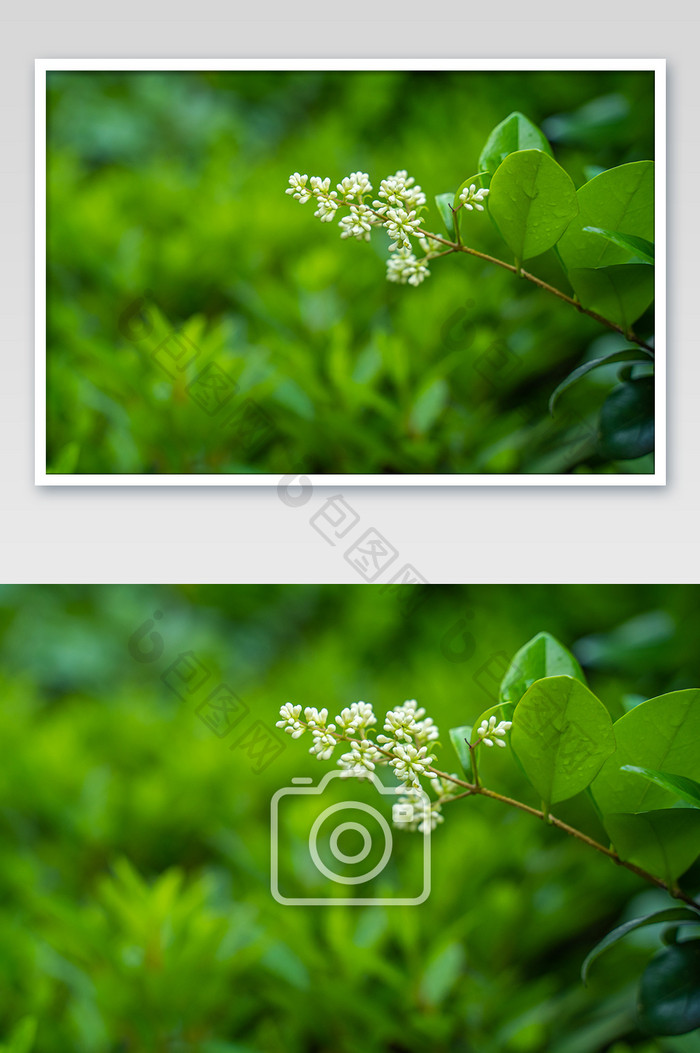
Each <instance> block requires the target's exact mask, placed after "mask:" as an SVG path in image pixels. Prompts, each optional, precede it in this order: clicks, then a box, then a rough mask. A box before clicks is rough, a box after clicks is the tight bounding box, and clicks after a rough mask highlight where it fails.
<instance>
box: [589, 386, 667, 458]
mask: <svg viewBox="0 0 700 1053" xmlns="http://www.w3.org/2000/svg"><path fill="white" fill-rule="evenodd" d="M599 446H600V450H601V453H603V454H604V455H605V456H606V457H610V458H612V459H613V460H624V459H628V458H634V457H643V456H644V454H645V453H651V451H652V450H653V449H654V378H653V377H641V378H640V379H639V380H629V381H627V382H626V383H624V384H619V385H618V386H617V387H616V388H615V389H614V390H613V391H611V392H610V394H609V395H608V397H607V398H606V400H605V402H604V403H603V408H602V410H601V411H600V440H599Z"/></svg>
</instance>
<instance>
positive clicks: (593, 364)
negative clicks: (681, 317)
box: [549, 347, 654, 415]
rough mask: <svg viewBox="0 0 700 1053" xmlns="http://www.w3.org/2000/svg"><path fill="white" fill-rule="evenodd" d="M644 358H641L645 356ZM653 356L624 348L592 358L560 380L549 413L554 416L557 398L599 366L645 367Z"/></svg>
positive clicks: (551, 400)
mask: <svg viewBox="0 0 700 1053" xmlns="http://www.w3.org/2000/svg"><path fill="white" fill-rule="evenodd" d="M645 355H646V357H642V356H645ZM653 360H654V359H653V356H652V355H649V354H647V352H645V351H642V350H641V348H640V349H637V348H636V347H629V348H625V350H624V351H611V352H610V354H608V355H603V356H602V357H601V358H592V359H591V360H590V361H589V362H584V363H583V365H582V366H578V367H577V368H576V369H574V370H572V372H571V373H569V375H568V377H565V378H564V380H562V382H561V384H558V385H557V387H556V388H555V389H554V391H553V392H552V394H551V396H550V399H549V412H550V413H551V414H552V415H553V414H554V407H555V405H556V404H557V401H558V399H559V396H560V395H562V394H563V393H564V392H565V391H566V389H567V388H570V387H571V386H572V384H575V383H576V381H577V380H580V379H581V377H585V375H586V373H591V372H593V370H594V369H598V368H599V367H600V366H610V365H612V364H613V363H614V362H629V363H630V364H631V365H633V366H641V365H645V364H646V363H647V362H653Z"/></svg>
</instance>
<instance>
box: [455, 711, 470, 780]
mask: <svg viewBox="0 0 700 1053" xmlns="http://www.w3.org/2000/svg"><path fill="white" fill-rule="evenodd" d="M471 734H472V726H471V724H462V726H461V727H459V728H450V742H451V743H452V745H453V746H454V748H455V753H456V754H457V757H458V758H459V763H460V764H461V765H462V770H463V771H464V774H465V775H466V776H467V778H468V779H471V778H472V758H471V753H470V751H469V746H468V745H467V743H468V742H469V740H470V739H471Z"/></svg>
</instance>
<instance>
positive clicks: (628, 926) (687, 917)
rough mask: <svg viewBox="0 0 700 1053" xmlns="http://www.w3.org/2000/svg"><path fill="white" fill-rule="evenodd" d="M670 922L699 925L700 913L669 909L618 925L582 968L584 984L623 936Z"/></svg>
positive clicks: (594, 949) (588, 957) (682, 908)
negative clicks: (598, 959)
mask: <svg viewBox="0 0 700 1053" xmlns="http://www.w3.org/2000/svg"><path fill="white" fill-rule="evenodd" d="M670 921H673V922H679V923H684V922H685V923H691V924H695V925H698V924H700V913H696V912H695V911H693V910H691V909H690V908H689V907H668V908H667V909H666V910H658V911H656V912H655V913H654V914H646V915H645V916H644V917H643V918H633V919H632V921H626V922H625V923H624V925H618V927H617V928H616V929H613V930H612V931H611V932H609V933H608V934H607V936H603V939H602V940H600V942H599V943H597V944H596V945H595V947H594V948H593V950H592V951H590V953H589V954H588V955H587V957H586V960H585V961H584V963H583V965H582V966H581V979H582V980H583V982H584V984H585V983H586V982H587V981H588V973H589V971H590V968H591V966H592V965H593V962H594V961H596V959H597V958H600V956H601V954H603V952H604V951H607V949H608V947H612V946H613V944H615V943H617V942H618V940H621V939H622V938H623V936H626V935H627V933H628V932H635V930H636V929H644V928H646V927H647V926H648V925H661V924H664V923H666V922H670Z"/></svg>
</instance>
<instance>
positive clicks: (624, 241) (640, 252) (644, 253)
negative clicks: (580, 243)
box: [583, 227, 654, 265]
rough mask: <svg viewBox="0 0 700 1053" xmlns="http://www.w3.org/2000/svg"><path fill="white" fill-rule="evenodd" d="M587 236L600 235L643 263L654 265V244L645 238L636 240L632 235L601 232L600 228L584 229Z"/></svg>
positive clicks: (614, 231) (610, 231) (617, 232)
mask: <svg viewBox="0 0 700 1053" xmlns="http://www.w3.org/2000/svg"><path fill="white" fill-rule="evenodd" d="M583 229H584V230H585V231H587V232H588V233H589V234H600V236H601V237H602V238H605V239H606V240H607V241H611V242H612V243H613V245H618V246H619V247H620V248H621V249H627V250H629V252H631V253H632V254H633V255H634V256H636V257H637V258H638V259H640V260H643V261H644V263H651V264H652V265H653V263H654V243H653V242H651V241H647V240H646V238H637V237H635V235H634V234H620V232H619V231H617V230H603V229H602V228H601V227H584V228H583Z"/></svg>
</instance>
